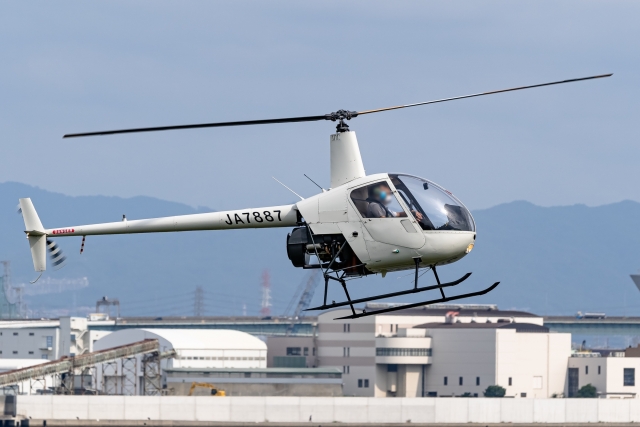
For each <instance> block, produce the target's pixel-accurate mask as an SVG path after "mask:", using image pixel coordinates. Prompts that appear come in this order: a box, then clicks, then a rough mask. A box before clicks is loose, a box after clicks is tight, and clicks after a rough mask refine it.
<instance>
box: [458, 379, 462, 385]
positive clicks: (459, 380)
mask: <svg viewBox="0 0 640 427" xmlns="http://www.w3.org/2000/svg"><path fill="white" fill-rule="evenodd" d="M458 385H462V377H460V378H458Z"/></svg>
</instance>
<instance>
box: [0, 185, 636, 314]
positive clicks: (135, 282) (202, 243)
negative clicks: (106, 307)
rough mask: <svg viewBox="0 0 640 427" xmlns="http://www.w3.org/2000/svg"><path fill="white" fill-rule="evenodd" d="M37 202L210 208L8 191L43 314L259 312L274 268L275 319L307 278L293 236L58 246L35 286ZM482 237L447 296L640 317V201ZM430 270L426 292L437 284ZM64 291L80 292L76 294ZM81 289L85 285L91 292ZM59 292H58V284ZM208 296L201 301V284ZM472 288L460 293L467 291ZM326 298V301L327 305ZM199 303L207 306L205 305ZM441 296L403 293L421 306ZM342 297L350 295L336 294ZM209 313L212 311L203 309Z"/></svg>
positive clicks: (68, 214)
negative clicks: (57, 263)
mask: <svg viewBox="0 0 640 427" xmlns="http://www.w3.org/2000/svg"><path fill="white" fill-rule="evenodd" d="M21 197H31V199H32V201H33V203H34V205H35V207H36V209H37V211H38V214H39V216H40V219H41V220H42V222H43V224H44V226H45V227H64V226H71V225H81V224H89V223H96V222H108V221H119V220H121V218H122V215H123V214H126V216H127V218H128V219H139V218H150V217H159V216H168V215H184V214H192V213H198V212H207V211H209V210H208V209H207V208H202V207H199V208H193V207H191V206H187V205H184V204H180V203H174V202H169V201H164V200H159V199H155V198H150V197H133V198H126V199H125V198H119V197H105V196H80V197H71V196H66V195H63V194H59V193H54V192H49V191H45V190H42V189H39V188H37V187H32V186H28V185H25V184H20V183H15V182H6V183H0V260H9V261H11V274H12V279H11V280H12V284H13V285H14V286H16V285H20V286H22V287H23V288H24V289H25V292H24V298H25V301H26V303H27V306H28V308H29V312H30V314H31V315H32V316H56V315H66V314H72V315H75V314H84V313H87V312H89V311H94V310H95V303H96V300H98V299H100V298H102V297H105V296H106V297H107V298H118V299H119V301H120V305H121V310H122V313H121V314H122V315H127V316H131V315H146V316H163V315H164V316H168V315H179V316H189V315H193V314H194V310H195V309H196V306H198V307H200V310H204V314H206V315H241V314H247V315H257V314H258V313H259V311H260V309H261V301H262V297H263V289H262V282H263V281H264V280H265V279H264V274H265V271H268V276H269V279H268V280H269V282H270V289H271V291H270V293H271V303H272V304H273V305H272V307H270V308H271V312H272V313H273V314H282V313H283V312H284V311H285V308H286V307H287V306H288V304H289V302H290V300H291V299H292V297H293V295H294V294H295V292H296V289H298V287H299V286H300V284H301V283H304V282H305V280H306V277H307V275H308V274H309V273H308V272H307V271H303V270H300V269H296V268H294V267H293V266H292V265H291V264H290V262H289V260H288V258H287V255H286V249H285V239H286V235H287V232H288V231H289V230H287V229H265V230H239V231H233V232H232V231H208V232H188V233H165V234H143V235H124V236H89V237H87V240H86V244H85V250H84V253H83V254H82V255H81V254H80V253H79V250H80V242H81V239H80V238H79V237H71V238H58V239H56V242H57V243H58V244H59V245H60V246H61V248H62V249H63V250H64V251H65V253H66V255H67V257H68V260H67V265H66V266H65V267H64V268H62V269H60V270H58V271H53V270H48V271H47V272H45V274H44V276H43V279H44V280H48V281H47V282H45V284H44V285H40V286H39V287H38V290H37V291H35V290H31V291H29V289H31V288H30V287H33V286H35V285H31V284H30V283H29V281H30V280H33V279H35V278H36V277H37V275H36V273H35V272H34V271H33V266H32V262H31V256H30V254H29V246H28V243H27V241H26V239H25V237H24V233H23V231H22V230H23V229H24V225H23V222H22V218H21V216H20V215H18V214H17V213H16V206H17V204H18V199H19V198H21ZM472 213H473V216H474V218H475V220H476V223H477V228H478V238H477V241H476V246H475V248H474V250H473V251H472V252H471V254H469V255H468V256H467V257H465V258H464V259H463V260H461V261H459V262H457V263H455V264H453V265H451V266H446V267H441V269H440V270H439V274H440V276H441V279H442V280H443V281H450V280H454V279H456V278H458V277H460V276H462V275H463V274H464V273H466V272H468V271H470V272H473V275H472V276H471V278H470V279H468V280H467V281H466V282H464V283H463V284H461V285H459V286H457V287H456V288H453V289H450V290H447V294H448V295H449V294H450V295H452V294H455V293H462V292H472V291H475V290H479V289H482V288H485V287H487V286H489V285H490V284H491V283H493V282H495V281H500V282H501V284H500V286H498V287H497V288H496V289H495V290H494V291H493V292H491V293H490V294H488V295H485V296H482V297H478V298H474V299H472V300H467V301H461V302H477V303H494V304H497V305H498V306H499V307H500V308H503V309H507V308H511V309H521V310H527V311H531V312H534V313H538V314H575V313H576V312H577V311H583V312H589V311H598V312H606V313H607V314H621V315H640V292H639V291H638V289H637V288H636V287H635V286H634V284H633V282H632V281H631V279H630V278H629V274H631V273H634V272H635V271H637V269H638V268H640V227H639V226H638V219H640V203H637V202H633V201H622V202H619V203H613V204H609V205H604V206H597V207H588V206H585V205H572V206H558V207H540V206H536V205H533V204H531V203H529V202H525V201H516V202H511V203H505V204H501V205H498V206H494V207H492V208H489V209H481V210H474V211H473V212H472ZM432 281H433V279H432V277H431V276H430V274H429V273H427V274H425V275H424V276H423V277H422V278H421V285H426V284H427V283H430V282H432ZM411 282H412V274H406V273H404V274H400V273H398V274H395V275H392V274H389V275H387V277H386V278H384V279H383V278H381V277H379V276H376V277H368V278H365V279H363V280H358V281H353V282H350V284H349V286H350V292H351V293H352V297H354V298H355V297H361V296H365V295H369V294H372V293H385V292H392V291H394V290H400V289H403V288H405V287H410V286H411ZM64 283H71V284H73V283H75V284H76V285H72V286H68V287H67V288H65V286H64ZM78 283H80V284H83V285H82V286H80V285H78ZM47 286H50V290H49V291H46V287H47ZM197 287H202V292H201V293H197V294H196V288H197ZM457 288H460V289H457ZM320 294H321V292H320V290H319V291H318V292H317V293H316V296H315V298H314V303H315V302H320V298H321V295H320ZM196 295H198V298H199V299H200V301H202V304H196V301H195V298H196ZM433 297H434V296H423V297H421V296H419V295H414V296H412V297H403V298H400V299H399V300H398V301H400V302H417V301H420V300H421V299H424V300H426V299H430V298H433ZM330 299H335V300H338V299H342V293H341V289H339V288H338V287H337V286H333V285H332V288H331V289H330ZM202 307H203V308H202Z"/></svg>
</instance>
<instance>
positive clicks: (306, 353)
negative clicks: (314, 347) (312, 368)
mask: <svg viewBox="0 0 640 427" xmlns="http://www.w3.org/2000/svg"><path fill="white" fill-rule="evenodd" d="M304 355H305V356H308V355H309V347H305V348H304Z"/></svg>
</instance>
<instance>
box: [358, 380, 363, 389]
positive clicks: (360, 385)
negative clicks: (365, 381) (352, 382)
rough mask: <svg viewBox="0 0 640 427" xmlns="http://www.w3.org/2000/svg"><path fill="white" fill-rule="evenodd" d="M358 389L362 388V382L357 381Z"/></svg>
mask: <svg viewBox="0 0 640 427" xmlns="http://www.w3.org/2000/svg"><path fill="white" fill-rule="evenodd" d="M358 388H362V380H358Z"/></svg>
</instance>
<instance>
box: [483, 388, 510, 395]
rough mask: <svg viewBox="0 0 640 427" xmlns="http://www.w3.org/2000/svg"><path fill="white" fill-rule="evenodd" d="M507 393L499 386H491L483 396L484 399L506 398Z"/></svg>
mask: <svg viewBox="0 0 640 427" xmlns="http://www.w3.org/2000/svg"><path fill="white" fill-rule="evenodd" d="M506 392H507V390H506V389H505V388H504V387H501V386H499V385H490V386H489V387H487V389H486V390H485V391H484V392H483V393H482V394H483V395H484V397H504V395H505V393H506Z"/></svg>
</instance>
